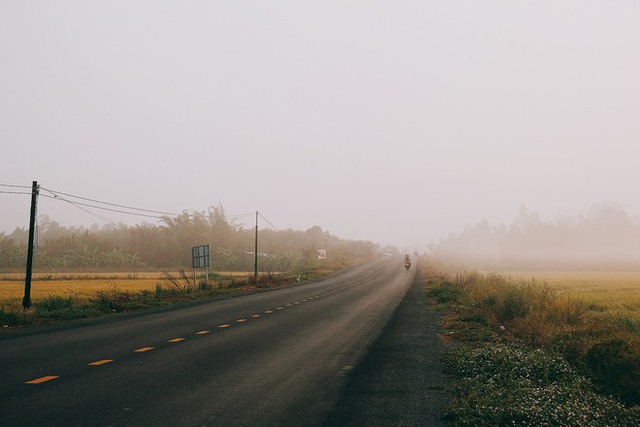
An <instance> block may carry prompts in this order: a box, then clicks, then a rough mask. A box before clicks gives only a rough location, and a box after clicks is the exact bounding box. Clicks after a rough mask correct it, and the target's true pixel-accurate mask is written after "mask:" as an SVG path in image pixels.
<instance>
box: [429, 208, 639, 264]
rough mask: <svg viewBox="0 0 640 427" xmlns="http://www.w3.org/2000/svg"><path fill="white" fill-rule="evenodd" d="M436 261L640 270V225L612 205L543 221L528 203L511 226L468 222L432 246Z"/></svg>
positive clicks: (623, 211) (432, 253)
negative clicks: (528, 209) (465, 225)
mask: <svg viewBox="0 0 640 427" xmlns="http://www.w3.org/2000/svg"><path fill="white" fill-rule="evenodd" d="M431 255H432V258H433V259H434V260H438V261H440V262H445V263H448V264H453V265H458V266H464V267H466V268H478V269H483V270H492V271H496V270H600V271H605V270H618V271H619V270H638V268H639V267H640V224H637V223H634V222H632V221H631V219H630V218H629V216H628V214H627V212H626V211H625V210H624V209H622V208H620V207H617V206H614V205H610V204H596V205H593V206H591V208H590V209H589V210H588V212H587V213H586V214H584V215H582V214H580V215H576V216H573V217H559V218H557V219H555V220H552V221H543V220H542V219H541V218H540V215H539V214H538V213H537V212H529V211H527V208H526V207H525V206H522V207H521V210H520V214H519V216H518V217H517V218H515V220H514V221H513V222H512V223H511V224H510V225H508V226H506V225H500V226H492V225H491V224H490V223H489V222H488V221H486V220H484V221H480V222H477V223H475V224H473V225H468V226H467V227H466V228H465V229H464V230H463V231H462V232H460V233H457V234H453V233H452V234H451V235H449V236H448V237H447V238H446V239H442V240H441V241H440V242H439V243H438V244H437V245H433V246H432V247H431Z"/></svg>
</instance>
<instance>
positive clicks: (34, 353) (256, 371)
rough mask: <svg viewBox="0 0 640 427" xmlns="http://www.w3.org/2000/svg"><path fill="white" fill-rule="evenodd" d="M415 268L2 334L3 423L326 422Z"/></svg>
mask: <svg viewBox="0 0 640 427" xmlns="http://www.w3.org/2000/svg"><path fill="white" fill-rule="evenodd" d="M414 271H415V270H414V269H411V270H409V271H405V270H404V268H403V266H402V261H401V259H399V258H395V257H385V258H380V259H378V260H376V261H374V262H371V263H368V264H365V265H362V266H359V267H356V268H354V269H350V270H347V271H344V272H341V273H339V274H337V275H334V276H332V277H329V278H326V279H324V280H321V281H317V282H313V283H308V284H303V285H299V286H292V287H288V288H285V289H281V290H275V291H268V292H262V293H257V294H253V295H247V296H242V297H237V298H231V299H226V300H221V301H212V302H209V303H204V304H198V305H195V306H192V307H187V308H181V309H175V310H168V311H161V312H156V313H149V314H136V315H131V316H122V317H117V318H113V319H110V320H108V321H101V322H97V323H96V324H91V325H86V326H79V327H73V328H63V329H59V330H54V331H48V332H46V331H43V332H42V333H34V334H28V335H25V336H17V337H9V338H3V339H0V425H1V426H22V425H24V426H27V425H28V426H45V425H46V426H57V425H59V426H63V425H64V426H69V425H92V426H120V425H136V426H139V425H181V426H189V425H198V426H201V425H210V426H229V425H240V426H242V425H254V426H255V425H260V426H265V425H273V426H282V425H305V426H313V425H322V423H323V422H324V421H325V420H326V419H327V417H328V415H329V414H330V413H331V411H332V409H333V407H334V406H335V404H336V401H337V399H338V397H339V396H340V390H341V387H342V385H343V383H344V381H345V377H346V376H347V375H348V373H349V372H350V371H351V370H352V369H353V367H354V366H355V365H357V364H358V362H359V361H360V359H361V358H362V356H363V355H364V353H365V352H366V349H367V347H368V346H369V345H370V344H371V343H372V342H373V340H374V339H375V338H376V337H377V336H378V334H379V333H380V331H381V330H382V328H383V327H384V326H385V324H386V323H387V321H388V320H389V318H390V317H391V315H392V313H393V311H394V309H395V308H396V307H397V306H398V304H399V303H400V301H401V300H402V298H403V296H404V295H405V293H406V292H407V289H408V288H409V287H410V285H411V283H412V281H413V279H414V275H415V273H414Z"/></svg>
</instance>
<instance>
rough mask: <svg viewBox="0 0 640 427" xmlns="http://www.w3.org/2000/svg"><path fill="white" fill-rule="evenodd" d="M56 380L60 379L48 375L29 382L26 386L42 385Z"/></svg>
mask: <svg viewBox="0 0 640 427" xmlns="http://www.w3.org/2000/svg"><path fill="white" fill-rule="evenodd" d="M56 378H60V377H59V376H56V375H47V376H46V377H40V378H36V379H35V380H31V381H27V382H25V384H42V383H45V382H47V381H51V380H55V379H56Z"/></svg>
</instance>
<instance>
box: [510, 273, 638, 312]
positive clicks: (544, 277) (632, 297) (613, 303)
mask: <svg viewBox="0 0 640 427" xmlns="http://www.w3.org/2000/svg"><path fill="white" fill-rule="evenodd" d="M505 274H506V275H508V276H509V277H511V278H514V279H522V280H530V279H532V278H533V279H535V280H536V281H539V282H545V283H546V284H547V285H548V286H549V287H551V288H552V289H556V290H557V291H559V292H560V295H564V296H566V298H568V299H575V300H581V301H583V302H584V303H586V304H591V306H592V307H594V308H595V307H597V309H599V310H603V311H604V310H605V309H606V310H607V311H614V310H615V311H628V312H629V313H628V314H637V315H638V316H640V272H628V271H623V272H610V271H606V272H593V271H587V272H581V271H517V272H508V273H505Z"/></svg>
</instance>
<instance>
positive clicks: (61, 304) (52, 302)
mask: <svg viewBox="0 0 640 427" xmlns="http://www.w3.org/2000/svg"><path fill="white" fill-rule="evenodd" d="M34 306H35V309H36V311H37V313H38V316H40V317H45V318H52V319H76V318H80V317H84V315H83V314H82V309H80V308H76V307H75V306H74V303H73V298H72V297H70V296H69V297H61V296H50V297H46V298H44V299H43V300H41V301H39V302H37V303H36V304H34Z"/></svg>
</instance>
